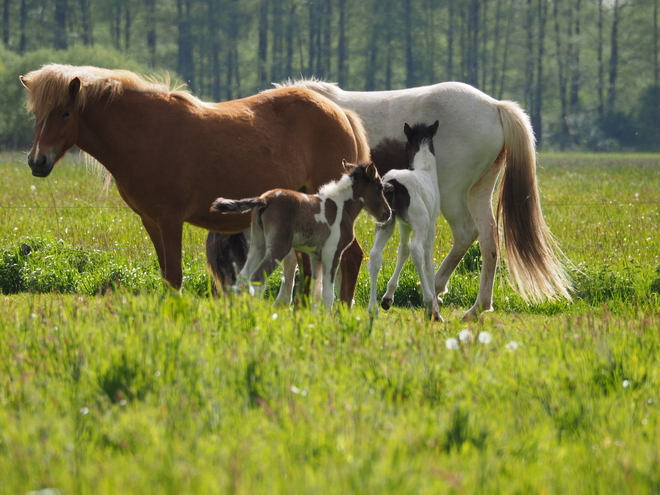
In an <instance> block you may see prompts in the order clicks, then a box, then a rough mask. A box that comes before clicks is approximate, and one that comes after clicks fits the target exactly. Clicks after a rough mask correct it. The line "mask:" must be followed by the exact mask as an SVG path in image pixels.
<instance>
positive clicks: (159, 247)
mask: <svg viewBox="0 0 660 495" xmlns="http://www.w3.org/2000/svg"><path fill="white" fill-rule="evenodd" d="M140 220H142V225H144V228H145V230H146V231H147V234H149V238H150V239H151V243H152V244H153V245H154V248H155V249H156V256H158V266H159V267H160V275H161V277H165V254H164V250H163V242H162V239H161V237H160V228H159V227H158V224H157V223H156V222H154V221H152V220H150V219H149V218H146V217H142V216H141V217H140Z"/></svg>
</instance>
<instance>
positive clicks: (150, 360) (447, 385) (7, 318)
mask: <svg viewBox="0 0 660 495" xmlns="http://www.w3.org/2000/svg"><path fill="white" fill-rule="evenodd" d="M540 163H541V165H542V167H543V168H542V169H540V171H539V181H540V184H541V189H542V193H543V204H544V211H545V216H546V220H547V222H548V224H549V225H550V228H551V230H552V231H553V232H554V233H555V235H556V236H557V239H558V241H559V243H560V245H561V246H562V247H563V249H564V251H565V254H566V256H567V257H568V259H570V261H571V262H572V264H573V268H571V270H572V272H573V273H574V277H575V280H576V297H575V300H574V301H573V302H572V303H568V302H563V303H545V304H539V305H528V304H525V303H524V302H523V301H522V300H521V299H520V298H519V297H518V296H516V295H515V293H513V291H512V290H511V289H510V287H509V286H508V285H507V283H506V275H505V273H501V272H503V270H500V274H499V275H498V278H497V280H496V287H495V308H496V310H495V312H493V313H489V314H487V315H485V317H484V318H482V320H481V321H480V322H476V323H470V324H464V323H461V322H460V317H461V315H462V314H463V312H464V311H465V310H466V309H467V308H468V307H469V306H470V305H471V304H472V302H473V299H474V297H475V296H476V291H477V288H478V269H479V263H480V260H479V256H478V249H477V248H476V247H474V248H472V249H471V251H470V253H469V255H470V256H469V257H468V259H467V260H466V261H465V262H464V263H463V264H462V265H461V267H460V268H459V270H458V271H457V273H456V274H455V275H454V277H453V278H452V280H451V285H450V293H449V294H447V297H445V303H446V304H445V305H443V306H442V307H441V312H442V314H443V316H444V318H445V320H446V323H444V324H431V323H429V322H427V321H426V320H425V319H424V317H423V310H422V309H421V307H420V302H421V297H420V295H419V294H418V291H417V288H416V276H415V273H414V269H413V268H412V266H411V265H410V264H409V265H407V267H406V269H405V271H404V274H403V276H402V287H401V288H400V291H399V293H398V294H397V298H396V299H395V303H396V304H397V306H395V307H394V308H393V309H392V310H390V312H387V313H386V312H381V313H380V314H379V316H378V317H376V318H375V319H374V318H371V317H370V316H369V315H368V314H367V313H366V309H365V306H366V301H367V298H368V290H369V287H368V276H367V274H366V270H364V269H363V271H362V272H361V274H360V280H359V285H358V292H357V294H356V302H357V304H356V307H354V308H353V309H352V310H350V311H348V310H346V309H345V308H343V307H339V308H337V310H336V311H334V312H333V313H332V314H327V313H325V312H322V311H315V310H309V309H290V310H289V309H287V310H282V309H274V308H273V307H272V306H271V301H270V300H265V301H260V300H255V299H252V298H249V297H248V296H227V297H221V298H219V299H214V298H212V297H210V296H209V288H210V282H209V277H208V275H207V273H206V269H205V260H204V250H203V242H204V237H205V233H204V232H202V231H200V230H199V229H194V228H187V229H186V233H185V241H184V250H185V255H184V260H185V267H184V274H185V276H186V279H185V281H184V290H183V291H182V293H181V294H178V293H173V292H171V291H169V290H167V289H165V288H164V287H163V284H162V282H161V281H160V277H159V274H158V268H157V263H156V261H155V254H154V253H153V249H152V248H151V245H150V242H149V241H148V239H147V238H146V233H145V232H144V230H143V229H142V227H141V225H140V222H139V220H138V219H137V217H136V216H135V215H134V214H133V213H131V212H130V210H127V209H126V208H124V207H123V203H122V202H121V199H120V198H119V197H118V195H117V193H116V191H114V190H113V189H111V190H110V192H109V194H108V196H107V197H99V195H100V194H101V183H100V181H99V180H98V179H97V178H95V177H94V176H93V175H90V174H88V173H87V172H86V171H85V170H84V166H83V165H80V164H78V165H76V164H71V163H69V164H64V165H61V166H59V167H58V169H56V170H55V171H54V172H53V174H52V176H51V177H50V178H49V179H47V180H43V179H41V180H40V179H34V178H32V177H31V176H30V174H29V170H28V169H27V166H26V165H24V164H19V162H18V161H16V159H15V157H10V158H7V159H6V161H5V162H4V163H2V164H0V190H1V191H2V195H1V198H2V203H1V204H0V206H2V208H0V215H2V222H0V285H1V287H2V289H1V290H2V295H0V493H26V492H28V491H31V490H39V489H44V488H48V487H51V488H56V489H58V490H60V492H61V493H63V494H67V493H108V494H112V493H140V494H149V493H154V494H162V493H172V494H174V493H177V494H178V493H241V494H255V493H287V494H289V493H301V494H312V493H313V494H316V493H324V494H333V493H337V494H345V493H396V494H406V493H410V494H418V493H461V494H473V493H488V494H490V493H521V494H522V493H525V494H526V493H613V494H614V493H616V494H620V493H659V492H660V454H659V451H658V449H657V445H658V444H659V443H660V415H659V412H658V407H660V396H659V394H658V391H659V390H660V371H658V370H660V366H659V365H660V363H659V362H658V361H659V360H660V349H659V346H660V311H659V310H658V308H659V306H660V296H659V293H660V273H659V272H658V266H659V265H660V257H659V256H660V249H659V247H658V246H659V245H658V244H657V242H658V237H657V232H658V227H659V224H660V204H658V203H657V201H658V197H657V191H659V190H660V166H659V164H660V157H658V156H647V155H645V156H635V155H630V156H626V155H617V156H610V155H602V156H597V155H548V156H545V155H542V156H541V160H540ZM32 186H34V189H33V188H32ZM610 202H613V203H616V204H608V203H610ZM70 206H80V208H69V207H70ZM99 207H102V208H99ZM358 233H359V237H360V239H361V241H362V244H363V246H364V247H365V251H367V252H368V249H369V247H370V245H371V239H372V237H373V226H372V222H371V221H370V220H369V219H367V218H366V217H361V219H360V221H359V225H358ZM450 240H451V236H450V234H449V232H448V229H447V227H446V224H445V223H444V222H443V221H441V222H440V223H439V235H438V239H437V246H438V261H439V260H440V259H441V257H442V255H443V254H445V253H446V252H447V250H448V249H449V245H450ZM23 244H28V245H29V246H30V247H31V251H30V252H29V253H27V250H26V248H23V247H22V246H23ZM395 252H396V244H395V242H394V240H392V241H391V243H390V245H389V246H388V250H387V252H386V254H385V259H386V260H388V261H387V262H386V264H385V268H384V270H385V274H384V275H382V276H381V279H380V280H379V284H380V285H381V288H382V289H384V285H385V283H386V277H387V276H389V274H390V273H391V271H392V270H393V267H394V258H395ZM276 279H277V277H273V279H272V280H271V289H275V288H276V284H277V280H276ZM465 329H467V330H469V332H470V334H471V337H470V338H469V339H468V340H466V341H461V342H460V343H459V345H458V349H456V350H450V349H449V348H448V347H447V346H446V342H447V339H449V338H457V336H458V334H459V332H460V331H461V330H465ZM480 332H488V334H490V335H491V337H492V341H491V342H490V343H488V344H483V343H480V342H479V339H478V335H479V334H480Z"/></svg>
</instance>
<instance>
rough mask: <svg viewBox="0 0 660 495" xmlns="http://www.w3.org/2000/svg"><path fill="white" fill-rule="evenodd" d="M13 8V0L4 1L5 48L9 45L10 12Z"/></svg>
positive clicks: (3, 34) (3, 41)
mask: <svg viewBox="0 0 660 495" xmlns="http://www.w3.org/2000/svg"><path fill="white" fill-rule="evenodd" d="M10 10H11V0H4V2H2V44H3V45H4V47H5V48H8V47H9V12H10Z"/></svg>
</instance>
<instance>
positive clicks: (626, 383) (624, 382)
mask: <svg viewBox="0 0 660 495" xmlns="http://www.w3.org/2000/svg"><path fill="white" fill-rule="evenodd" d="M629 386H630V382H629V381H628V380H623V388H628V387H629Z"/></svg>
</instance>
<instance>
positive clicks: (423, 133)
mask: <svg viewBox="0 0 660 495" xmlns="http://www.w3.org/2000/svg"><path fill="white" fill-rule="evenodd" d="M438 125H440V122H439V121H438V120H436V121H435V122H434V123H433V124H431V125H429V126H427V125H425V124H415V125H413V126H412V127H410V126H409V125H408V124H404V125H403V132H404V133H405V134H406V138H408V142H407V143H406V152H407V153H408V162H409V165H410V168H412V164H413V159H414V158H415V155H416V154H417V152H419V150H420V148H421V147H422V146H423V145H424V144H428V146H429V151H430V152H431V153H432V154H433V155H435V148H434V147H433V136H435V133H436V132H437V131H438Z"/></svg>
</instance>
